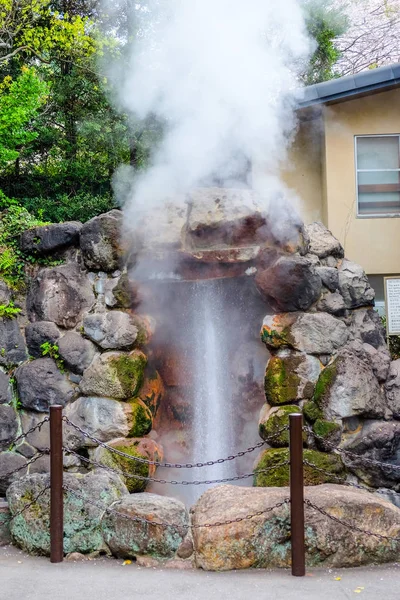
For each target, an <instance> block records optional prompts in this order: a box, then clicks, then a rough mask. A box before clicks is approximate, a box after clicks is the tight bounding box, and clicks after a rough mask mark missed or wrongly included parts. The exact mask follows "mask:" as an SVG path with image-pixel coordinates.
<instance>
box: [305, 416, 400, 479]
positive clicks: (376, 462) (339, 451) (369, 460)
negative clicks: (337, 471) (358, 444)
mask: <svg viewBox="0 0 400 600" xmlns="http://www.w3.org/2000/svg"><path fill="white" fill-rule="evenodd" d="M303 431H305V432H306V433H308V434H310V435H311V436H313V437H314V438H315V439H317V440H319V441H320V442H322V443H323V444H324V445H325V446H326V447H327V448H329V449H330V450H332V451H333V452H335V453H337V454H344V455H347V456H350V457H352V458H353V459H356V460H358V461H360V462H364V463H367V464H370V465H375V466H377V467H384V468H387V469H396V470H397V469H400V465H392V464H390V463H385V462H381V461H379V460H375V459H373V458H365V457H363V456H361V455H360V454H356V453H355V452H351V451H350V450H345V449H344V448H338V447H337V446H334V445H333V444H330V443H329V442H327V441H326V440H325V439H324V438H323V437H321V436H320V435H318V434H317V433H314V431H313V430H312V429H310V428H309V427H303Z"/></svg>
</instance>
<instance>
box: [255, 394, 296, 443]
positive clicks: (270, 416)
mask: <svg viewBox="0 0 400 600" xmlns="http://www.w3.org/2000/svg"><path fill="white" fill-rule="evenodd" d="M299 412H300V409H299V407H298V406H296V405H295V404H287V405H285V406H273V407H271V406H269V405H268V404H264V406H263V408H262V409H261V413H260V419H259V423H258V432H259V434H260V437H261V438H262V439H263V440H265V441H266V442H268V443H269V444H270V446H273V447H274V446H277V447H278V448H280V447H281V446H289V431H288V429H287V430H285V431H281V430H282V429H283V428H284V427H288V426H289V415H292V414H298V413H299ZM303 437H304V440H305V441H306V439H307V437H306V435H305V433H304V435H303Z"/></svg>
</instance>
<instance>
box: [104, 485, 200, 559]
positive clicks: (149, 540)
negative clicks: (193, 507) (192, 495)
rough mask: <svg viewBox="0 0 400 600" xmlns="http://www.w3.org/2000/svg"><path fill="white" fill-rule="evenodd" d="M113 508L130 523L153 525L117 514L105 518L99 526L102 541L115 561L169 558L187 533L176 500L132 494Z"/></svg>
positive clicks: (182, 510)
mask: <svg viewBox="0 0 400 600" xmlns="http://www.w3.org/2000/svg"><path fill="white" fill-rule="evenodd" d="M115 508H116V509H117V510H118V513H121V514H122V515H126V516H127V517H129V518H131V519H135V518H136V519H147V520H149V521H152V522H154V525H148V524H147V523H143V522H140V521H136V522H135V521H133V520H128V519H126V518H124V517H122V516H121V515H120V514H113V513H109V514H105V515H104V517H103V520H102V525H101V526H102V531H103V535H104V539H105V540H106V542H107V545H108V546H109V548H110V550H111V552H112V553H113V554H114V556H117V557H118V558H136V557H137V556H146V555H148V556H151V557H153V558H156V559H166V558H172V557H174V556H175V554H176V552H177V550H178V548H179V546H180V545H181V544H182V542H183V540H184V539H185V537H186V535H187V533H188V530H189V515H188V512H187V510H186V508H185V505H184V504H183V503H182V502H180V501H179V500H175V498H167V497H166V496H158V495H156V494H147V493H144V494H135V495H133V496H125V497H124V498H122V500H121V501H120V502H119V503H118V504H117V505H115ZM156 523H162V524H163V525H157V524H156Z"/></svg>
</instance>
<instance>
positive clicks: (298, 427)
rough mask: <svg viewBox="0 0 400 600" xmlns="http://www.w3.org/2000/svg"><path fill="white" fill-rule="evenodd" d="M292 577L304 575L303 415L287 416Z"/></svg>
mask: <svg viewBox="0 0 400 600" xmlns="http://www.w3.org/2000/svg"><path fill="white" fill-rule="evenodd" d="M289 429H290V514H291V539H292V575H294V576H295V577H304V575H305V574H306V559H305V543H304V480H303V415H301V414H292V415H289Z"/></svg>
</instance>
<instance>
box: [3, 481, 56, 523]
mask: <svg viewBox="0 0 400 600" xmlns="http://www.w3.org/2000/svg"><path fill="white" fill-rule="evenodd" d="M49 489H50V486H49V485H47V486H46V487H45V488H43V489H42V491H41V492H39V493H38V494H37V495H36V496H35V497H34V498H33V500H32V501H31V502H29V503H28V504H25V506H24V507H23V508H22V509H21V510H19V511H18V512H16V513H15V515H13V516H12V517H10V518H9V519H7V520H6V521H4V522H3V523H11V521H13V520H14V519H16V518H17V517H19V516H20V515H22V514H23V513H24V512H25V511H27V510H28V509H29V508H30V507H31V506H32V505H33V504H35V502H37V501H38V500H39V498H41V497H42V496H43V495H44V494H45V493H46V492H47V490H49Z"/></svg>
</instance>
